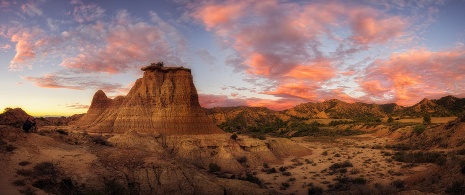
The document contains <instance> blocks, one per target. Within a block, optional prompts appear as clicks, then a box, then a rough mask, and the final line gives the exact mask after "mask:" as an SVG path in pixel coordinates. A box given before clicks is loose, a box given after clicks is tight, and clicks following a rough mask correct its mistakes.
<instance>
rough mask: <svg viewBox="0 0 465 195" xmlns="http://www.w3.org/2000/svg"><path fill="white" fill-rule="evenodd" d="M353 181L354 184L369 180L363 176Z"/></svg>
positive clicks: (364, 182)
mask: <svg viewBox="0 0 465 195" xmlns="http://www.w3.org/2000/svg"><path fill="white" fill-rule="evenodd" d="M352 183H354V184H366V183H367V180H366V179H365V178H363V177H357V178H355V179H352Z"/></svg>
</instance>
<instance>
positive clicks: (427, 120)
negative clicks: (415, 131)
mask: <svg viewBox="0 0 465 195" xmlns="http://www.w3.org/2000/svg"><path fill="white" fill-rule="evenodd" d="M423 123H424V124H431V116H430V115H429V114H425V115H424V116H423Z"/></svg>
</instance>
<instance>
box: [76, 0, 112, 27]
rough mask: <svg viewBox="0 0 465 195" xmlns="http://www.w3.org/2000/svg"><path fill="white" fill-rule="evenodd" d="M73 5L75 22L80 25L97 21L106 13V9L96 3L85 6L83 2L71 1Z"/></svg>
mask: <svg viewBox="0 0 465 195" xmlns="http://www.w3.org/2000/svg"><path fill="white" fill-rule="evenodd" d="M71 4H73V5H75V7H74V12H73V16H74V20H75V21H76V22H79V23H84V22H90V21H95V20H97V19H99V18H100V17H101V16H102V15H103V14H104V13H105V9H103V8H101V7H100V6H98V5H97V4H95V3H90V4H84V3H82V2H81V1H71Z"/></svg>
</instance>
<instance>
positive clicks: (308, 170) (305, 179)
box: [254, 135, 434, 194]
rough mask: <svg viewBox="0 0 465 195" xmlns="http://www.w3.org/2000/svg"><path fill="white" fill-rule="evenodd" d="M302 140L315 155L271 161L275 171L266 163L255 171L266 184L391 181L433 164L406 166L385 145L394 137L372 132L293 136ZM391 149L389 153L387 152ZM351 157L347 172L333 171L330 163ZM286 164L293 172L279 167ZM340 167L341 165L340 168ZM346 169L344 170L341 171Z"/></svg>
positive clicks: (302, 186)
mask: <svg viewBox="0 0 465 195" xmlns="http://www.w3.org/2000/svg"><path fill="white" fill-rule="evenodd" d="M294 140H295V141H297V142H300V144H302V145H304V146H306V147H308V148H311V149H312V150H313V154H312V155H308V156H304V157H300V158H292V157H291V158H287V159H284V163H283V164H281V165H269V167H270V168H272V167H274V168H275V169H276V170H277V172H276V173H270V174H268V173H266V172H263V171H262V169H263V167H258V168H257V169H255V170H254V171H255V172H257V175H256V176H257V177H258V178H260V179H261V180H262V181H263V182H264V183H265V185H266V187H268V188H271V189H275V190H276V191H278V192H280V193H285V194H291V193H294V194H307V190H308V188H309V186H312V185H313V186H319V187H322V188H323V189H325V190H326V189H328V186H330V185H333V184H335V183H336V182H337V181H335V179H336V178H338V177H343V176H346V177H348V178H364V179H366V180H367V183H366V184H365V185H375V184H377V183H378V184H382V185H390V183H391V182H392V181H394V180H397V179H401V180H402V179H405V178H407V177H408V176H410V175H412V174H414V173H418V172H421V171H424V170H425V169H428V167H430V166H434V165H431V164H422V165H419V166H415V167H408V166H405V165H406V164H405V163H400V162H396V161H393V160H392V159H391V155H388V154H389V153H391V154H392V153H394V151H392V150H388V149H385V148H384V146H385V145H386V144H387V143H388V142H389V141H391V140H389V139H388V138H380V137H375V136H373V135H360V136H353V137H344V138H338V139H334V138H327V139H325V138H317V139H309V138H294ZM386 153H388V154H386ZM345 161H349V162H350V163H351V164H352V165H353V167H346V170H347V172H345V173H341V172H340V171H335V173H333V171H332V170H331V169H329V167H330V166H331V165H333V164H335V163H343V162H345ZM280 167H285V168H286V171H287V172H289V173H290V175H289V174H288V176H286V175H283V172H281V171H280V170H279V168H280ZM338 170H341V169H338ZM342 172H344V171H342ZM287 184H288V185H289V187H285V186H287Z"/></svg>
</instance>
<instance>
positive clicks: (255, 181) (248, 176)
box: [245, 173, 262, 185]
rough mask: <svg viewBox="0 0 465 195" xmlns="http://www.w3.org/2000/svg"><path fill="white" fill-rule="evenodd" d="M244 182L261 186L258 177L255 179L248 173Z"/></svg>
mask: <svg viewBox="0 0 465 195" xmlns="http://www.w3.org/2000/svg"><path fill="white" fill-rule="evenodd" d="M245 180H246V181H248V182H251V183H255V184H258V185H262V181H261V180H260V179H259V178H258V177H255V176H253V175H252V174H250V173H247V175H246V178H245Z"/></svg>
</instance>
